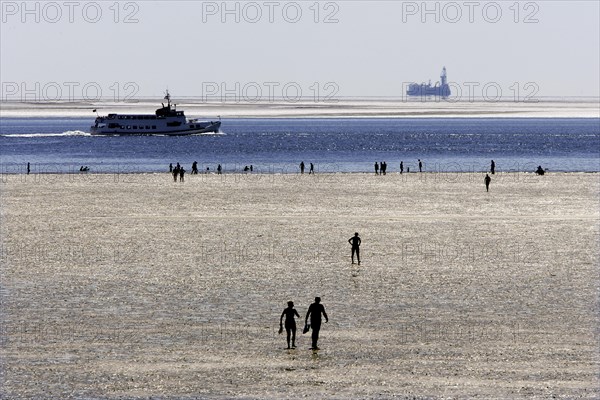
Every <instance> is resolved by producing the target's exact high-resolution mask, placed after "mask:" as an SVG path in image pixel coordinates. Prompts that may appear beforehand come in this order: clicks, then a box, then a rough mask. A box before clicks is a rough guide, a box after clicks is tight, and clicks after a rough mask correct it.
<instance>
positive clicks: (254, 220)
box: [0, 173, 600, 399]
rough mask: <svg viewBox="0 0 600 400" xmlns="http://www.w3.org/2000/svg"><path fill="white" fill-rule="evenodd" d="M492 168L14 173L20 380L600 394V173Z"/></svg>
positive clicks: (12, 336)
mask: <svg viewBox="0 0 600 400" xmlns="http://www.w3.org/2000/svg"><path fill="white" fill-rule="evenodd" d="M492 178H493V180H492V184H491V189H490V193H486V192H485V187H484V185H483V175H481V174H415V173H413V174H405V175H402V176H400V175H399V174H388V175H387V176H374V175H369V174H331V175H316V176H309V175H304V176H300V175H223V176H217V175H197V176H189V175H188V176H187V177H186V182H185V183H179V182H177V183H174V182H173V181H172V178H171V177H170V176H169V175H168V174H139V175H109V174H106V175H30V176H25V175H5V176H2V181H1V186H0V188H1V189H2V190H1V194H0V200H1V202H2V208H1V211H2V225H1V229H2V295H3V297H2V316H1V317H2V346H1V350H0V351H1V353H0V354H1V357H2V364H3V376H2V382H1V383H2V384H1V385H0V386H1V387H2V391H3V393H4V396H5V397H6V398H32V399H33V398H35V399H38V398H56V399H59V398H60V399H67V398H81V399H90V398H92V399H105V398H112V399H149V398H152V399H176V398H206V397H208V398H213V397H214V398H298V397H308V398H319V397H330V398H374V397H381V398H391V397H398V398H412V397H417V398H473V397H480V398H551V397H552V396H556V397H559V398H560V397H562V398H590V399H591V398H597V397H599V396H600V390H599V389H598V387H599V386H600V382H599V381H598V374H597V372H598V365H599V364H598V363H599V361H600V357H599V349H598V326H599V324H598V322H599V321H598V312H599V307H598V287H599V277H598V261H599V248H598V246H599V245H598V235H599V211H598V210H599V208H598V206H599V203H598V200H599V196H598V194H599V179H598V174H584V173H573V174H549V175H546V176H543V177H538V176H535V175H532V174H517V173H507V174H496V175H494V176H492ZM355 231H358V232H359V233H360V235H361V237H362V240H363V245H362V248H361V255H362V265H361V266H360V267H359V266H357V265H352V264H351V263H350V248H349V245H348V243H347V239H348V238H350V236H352V235H353V233H354V232H355ZM315 296H321V297H322V299H323V304H324V305H325V308H326V310H327V313H328V314H329V317H330V322H329V323H328V324H325V325H324V326H323V329H322V331H321V340H320V347H321V349H322V350H321V351H319V352H318V353H312V352H311V351H310V350H308V347H310V337H309V335H302V334H301V332H298V336H299V338H298V349H297V350H294V351H288V350H285V349H284V347H285V337H284V335H278V334H277V329H278V321H279V315H280V314H281V311H282V310H283V309H284V308H285V306H286V302H287V301H288V300H293V301H294V302H295V304H296V308H297V309H298V311H299V313H300V315H301V317H302V319H303V318H304V315H305V313H306V309H307V307H308V305H309V304H310V303H311V302H312V300H313V298H314V297H315ZM298 325H299V327H301V325H302V321H299V322H298Z"/></svg>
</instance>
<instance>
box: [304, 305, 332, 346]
mask: <svg viewBox="0 0 600 400" xmlns="http://www.w3.org/2000/svg"><path fill="white" fill-rule="evenodd" d="M321 314H323V316H324V317H325V322H329V318H328V317H327V313H326V312H325V307H323V304H321V298H320V297H315V302H314V303H312V304H311V305H310V307H308V311H307V312H306V318H305V320H304V323H305V324H306V323H307V322H308V317H309V316H310V328H311V329H312V347H311V349H312V350H319V347H318V346H317V342H318V341H319V331H320V330H321Z"/></svg>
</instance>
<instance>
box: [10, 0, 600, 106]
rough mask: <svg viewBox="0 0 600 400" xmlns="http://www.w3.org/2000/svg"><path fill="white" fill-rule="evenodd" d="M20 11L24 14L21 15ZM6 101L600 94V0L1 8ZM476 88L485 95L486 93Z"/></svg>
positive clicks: (104, 4) (151, 3) (180, 3)
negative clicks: (418, 86)
mask: <svg viewBox="0 0 600 400" xmlns="http://www.w3.org/2000/svg"><path fill="white" fill-rule="evenodd" d="M23 4H25V6H23ZM1 10H2V16H1V18H2V20H1V30H0V33H1V38H0V45H1V50H0V78H1V82H2V100H19V98H23V97H25V98H26V99H28V100H32V99H33V97H37V99H38V100H51V99H54V98H59V99H62V100H65V99H67V97H70V96H74V97H78V98H80V97H87V98H94V97H96V96H97V94H98V92H101V94H102V96H103V97H105V98H111V97H114V98H117V99H119V100H120V99H123V98H124V97H127V96H129V95H135V96H137V97H139V96H143V97H148V96H160V95H161V94H162V93H163V91H164V89H165V88H167V87H168V88H169V90H170V91H171V92H172V94H173V95H174V96H176V97H183V96H197V97H204V98H207V99H219V98H220V97H221V96H223V95H225V94H226V95H227V96H228V98H229V99H232V98H234V97H235V96H238V97H239V98H241V99H245V100H254V99H256V98H262V99H265V98H267V97H268V96H269V95H273V96H276V97H279V96H282V95H283V96H287V97H288V98H289V97H294V96H296V95H298V94H301V95H302V96H304V97H314V96H318V98H319V99H326V98H327V96H329V95H332V94H335V95H338V96H396V97H400V96H402V94H403V93H404V92H405V86H406V84H407V83H408V82H413V81H416V82H423V81H427V80H429V79H431V80H432V81H433V82H434V83H435V81H437V80H439V74H440V71H441V69H442V67H443V66H446V68H447V70H448V79H449V81H450V82H453V84H454V85H455V90H454V92H455V93H456V92H457V91H460V92H461V93H462V96H463V97H467V96H468V95H469V94H471V95H474V96H476V97H481V96H487V97H494V96H496V95H497V94H498V93H499V92H500V93H502V95H503V96H504V97H505V98H511V97H515V96H517V97H518V98H519V99H527V98H528V96H535V97H543V96H600V77H599V76H600V29H599V26H600V21H599V19H600V2H598V1H533V2H526V1H522V2H516V1H497V2H488V1H483V2H479V1H457V2H427V3H423V2H421V1H417V2H406V1H332V2H327V1H318V2H317V1H315V0H313V1H296V2H293V1H256V2H248V1H241V2H222V1H216V2H210V1H208V2H206V1H168V2H167V1H132V2H115V1H97V2H88V1H70V2H69V1H57V2H27V3H22V2H21V1H14V2H13V1H2V2H1ZM484 91H485V92H484Z"/></svg>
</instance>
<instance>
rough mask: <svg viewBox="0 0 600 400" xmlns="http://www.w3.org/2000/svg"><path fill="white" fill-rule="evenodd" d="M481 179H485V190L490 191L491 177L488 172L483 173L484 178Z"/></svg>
mask: <svg viewBox="0 0 600 400" xmlns="http://www.w3.org/2000/svg"><path fill="white" fill-rule="evenodd" d="M483 180H484V181H485V191H486V192H489V191H490V182H491V181H492V178H490V176H489V175H488V174H485V178H484V179H483Z"/></svg>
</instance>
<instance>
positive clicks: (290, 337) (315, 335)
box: [279, 297, 329, 350]
mask: <svg viewBox="0 0 600 400" xmlns="http://www.w3.org/2000/svg"><path fill="white" fill-rule="evenodd" d="M287 304H288V306H287V308H285V309H284V310H283V312H282V313H281V317H280V318H279V333H282V332H283V327H284V326H285V331H286V334H287V335H286V338H287V348H288V349H295V348H296V320H295V319H294V318H295V317H298V318H300V315H299V314H298V311H296V309H295V308H294V302H293V301H288V303H287ZM321 316H323V317H325V322H329V317H328V316H327V313H326V312H325V307H324V306H323V304H321V298H320V297H315V302H314V303H312V304H311V305H310V306H309V307H308V311H306V317H305V318H304V330H303V331H302V333H307V332H308V331H309V330H312V335H311V336H312V344H311V347H310V349H311V350H319V346H318V342H319V333H320V331H321V322H322V321H323V319H322V317H321ZM283 317H285V325H284V322H283ZM309 318H310V324H309V323H308V319H309ZM290 341H291V342H290Z"/></svg>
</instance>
